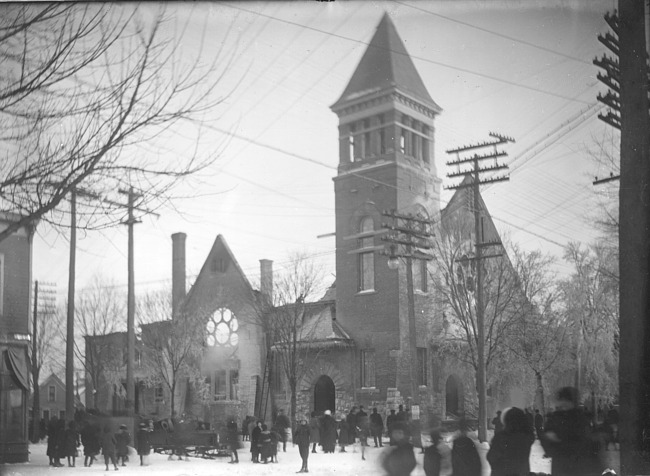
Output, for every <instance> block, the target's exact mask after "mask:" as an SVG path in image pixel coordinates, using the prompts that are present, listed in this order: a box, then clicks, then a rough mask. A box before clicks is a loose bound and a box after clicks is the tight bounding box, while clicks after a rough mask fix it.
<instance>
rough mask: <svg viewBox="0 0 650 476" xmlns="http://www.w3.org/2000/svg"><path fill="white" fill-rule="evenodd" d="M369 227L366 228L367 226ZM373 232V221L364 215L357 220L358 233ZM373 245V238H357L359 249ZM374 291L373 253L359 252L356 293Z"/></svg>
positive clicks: (372, 251)
mask: <svg viewBox="0 0 650 476" xmlns="http://www.w3.org/2000/svg"><path fill="white" fill-rule="evenodd" d="M368 224H369V225H370V227H368V226H367V225H368ZM374 230H375V221H374V219H373V218H372V217H371V216H369V215H366V216H364V217H362V218H361V219H360V220H359V232H360V233H365V232H370V231H374ZM374 244H375V237H374V235H373V236H367V237H363V238H359V241H358V246H359V248H361V249H363V248H370V247H372V246H374ZM374 290H375V252H374V250H371V251H363V252H360V253H359V255H358V259H357V291H358V292H370V291H374Z"/></svg>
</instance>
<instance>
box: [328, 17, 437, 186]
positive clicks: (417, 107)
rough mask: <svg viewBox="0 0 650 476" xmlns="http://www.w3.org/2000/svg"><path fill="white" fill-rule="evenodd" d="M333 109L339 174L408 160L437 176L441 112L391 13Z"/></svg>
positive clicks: (383, 18) (378, 30) (381, 23)
mask: <svg viewBox="0 0 650 476" xmlns="http://www.w3.org/2000/svg"><path fill="white" fill-rule="evenodd" d="M331 108H332V111H333V112H335V113H336V114H337V115H338V116H339V172H344V171H346V170H349V169H351V168H356V165H361V164H360V163H364V165H368V162H369V161H370V162H376V161H377V160H392V161H403V160H406V161H407V162H409V163H410V164H411V165H414V166H416V167H425V168H427V169H431V171H432V172H433V174H434V175H435V165H434V164H433V118H434V117H435V116H436V115H437V114H439V113H440V112H441V108H440V106H438V105H437V104H436V102H435V101H434V100H433V99H431V96H430V95H429V92H428V91H427V88H426V87H425V86H424V83H423V81H422V78H421V77H420V75H419V73H418V72H417V70H416V69H415V65H414V64H413V60H412V59H411V57H410V56H409V54H408V53H407V51H406V48H405V47H404V43H403V42H402V40H401V38H400V37H399V35H398V33H397V30H396V29H395V25H394V24H393V22H392V21H391V19H390V17H389V16H388V14H387V13H384V16H383V17H382V19H381V21H380V22H379V25H378V26H377V30H376V32H375V34H374V36H373V37H372V40H370V43H369V44H368V48H367V49H366V51H365V53H364V54H363V56H362V57H361V61H359V65H358V66H357V69H356V70H355V72H354V74H353V75H352V78H351V79H350V82H349V83H348V85H347V87H346V88H345V90H344V91H343V94H342V95H341V97H340V98H339V99H338V100H337V101H336V102H335V103H334V104H333V105H332V106H331ZM355 164H356V165H355Z"/></svg>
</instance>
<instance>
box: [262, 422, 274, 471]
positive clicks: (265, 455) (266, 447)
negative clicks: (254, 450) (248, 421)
mask: <svg viewBox="0 0 650 476" xmlns="http://www.w3.org/2000/svg"><path fill="white" fill-rule="evenodd" d="M272 444H273V442H272V440H271V432H270V431H269V429H268V427H267V426H266V425H262V428H261V431H260V435H259V437H258V440H257V445H258V446H259V447H260V458H261V460H262V463H264V464H266V463H268V462H269V458H271V457H272V456H273V450H272V448H271V445H272ZM275 447H276V451H277V444H276V445H275Z"/></svg>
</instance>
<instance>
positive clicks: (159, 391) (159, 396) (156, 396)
mask: <svg viewBox="0 0 650 476" xmlns="http://www.w3.org/2000/svg"><path fill="white" fill-rule="evenodd" d="M153 401H154V403H163V402H164V401H165V393H164V392H163V388H162V385H158V386H157V387H155V388H154V389H153Z"/></svg>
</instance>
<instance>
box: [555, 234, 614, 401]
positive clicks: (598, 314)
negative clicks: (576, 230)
mask: <svg viewBox="0 0 650 476" xmlns="http://www.w3.org/2000/svg"><path fill="white" fill-rule="evenodd" d="M565 259H566V260H567V261H568V262H569V263H570V264H571V265H572V266H573V268H574V271H573V273H572V275H571V276H570V277H569V278H568V279H567V280H565V281H563V282H562V283H561V288H560V289H561V292H562V298H563V301H564V306H565V309H566V313H567V316H568V318H567V324H568V325H569V326H570V329H571V335H570V342H571V343H572V349H573V354H574V356H575V368H576V386H577V387H579V388H581V390H582V391H583V392H584V390H589V391H590V392H593V393H595V394H600V395H601V396H603V397H605V398H609V397H612V396H614V395H616V394H618V352H619V348H618V320H619V304H618V303H619V279H618V254H617V249H612V248H611V247H610V246H608V245H603V244H601V243H597V244H595V245H592V246H589V247H586V248H583V247H582V246H581V245H579V244H577V243H571V244H570V245H569V246H568V247H567V250H566V253H565Z"/></svg>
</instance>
